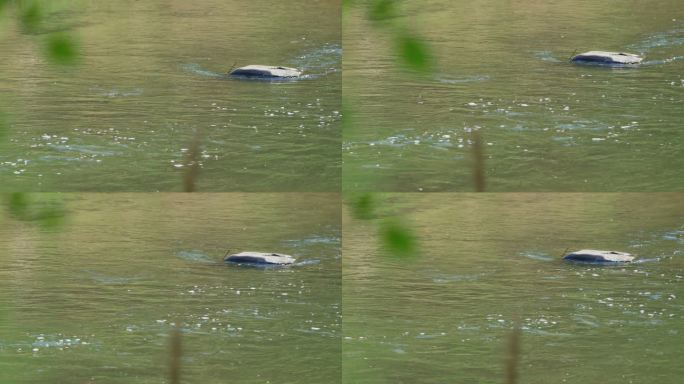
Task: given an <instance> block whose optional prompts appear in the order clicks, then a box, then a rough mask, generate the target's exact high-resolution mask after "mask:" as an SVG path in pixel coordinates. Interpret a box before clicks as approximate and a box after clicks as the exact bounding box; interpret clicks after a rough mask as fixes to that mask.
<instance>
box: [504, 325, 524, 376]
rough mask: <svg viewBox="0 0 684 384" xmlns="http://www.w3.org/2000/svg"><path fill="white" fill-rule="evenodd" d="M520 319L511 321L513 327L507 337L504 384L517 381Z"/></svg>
mask: <svg viewBox="0 0 684 384" xmlns="http://www.w3.org/2000/svg"><path fill="white" fill-rule="evenodd" d="M520 336H521V331H520V319H518V318H516V319H515V320H514V321H513V329H512V330H511V335H510V337H509V339H508V355H507V358H506V384H515V383H517V382H518V364H520Z"/></svg>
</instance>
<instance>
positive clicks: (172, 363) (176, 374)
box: [169, 323, 183, 384]
mask: <svg viewBox="0 0 684 384" xmlns="http://www.w3.org/2000/svg"><path fill="white" fill-rule="evenodd" d="M169 336H170V345H169V354H170V360H169V383H170V384H180V368H181V357H182V354H183V350H182V345H181V331H180V328H179V326H178V323H176V324H175V325H174V327H173V329H172V330H171V333H170V335H169Z"/></svg>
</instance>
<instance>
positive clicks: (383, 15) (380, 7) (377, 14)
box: [368, 0, 397, 21]
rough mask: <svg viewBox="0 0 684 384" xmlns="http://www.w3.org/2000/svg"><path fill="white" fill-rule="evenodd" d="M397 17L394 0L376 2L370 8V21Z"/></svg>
mask: <svg viewBox="0 0 684 384" xmlns="http://www.w3.org/2000/svg"><path fill="white" fill-rule="evenodd" d="M395 17H397V11H396V8H395V6H394V0H374V1H373V2H372V3H371V4H370V5H369V7H368V19H370V20H372V21H383V20H388V19H392V18H395Z"/></svg>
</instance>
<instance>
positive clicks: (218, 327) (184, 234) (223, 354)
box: [0, 194, 341, 384]
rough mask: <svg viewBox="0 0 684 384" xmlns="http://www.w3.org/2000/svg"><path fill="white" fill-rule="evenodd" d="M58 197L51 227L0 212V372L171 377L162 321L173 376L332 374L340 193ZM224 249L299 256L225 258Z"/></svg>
mask: <svg viewBox="0 0 684 384" xmlns="http://www.w3.org/2000/svg"><path fill="white" fill-rule="evenodd" d="M62 199H63V200H64V204H65V209H66V211H67V214H68V216H67V220H66V222H65V223H64V225H63V227H62V228H61V229H59V230H56V231H44V230H40V229H38V228H36V227H34V226H32V225H30V224H27V223H23V222H17V221H14V220H11V219H7V216H6V215H5V216H3V221H2V222H1V224H0V247H1V248H2V252H1V253H0V265H2V268H0V382H2V383H8V384H9V383H12V384H14V383H26V384H29V383H31V384H34V383H46V384H48V383H49V384H53V383H122V384H123V383H126V384H129V383H162V382H168V381H167V379H168V366H169V361H170V358H169V352H168V351H169V348H168V344H169V337H168V335H169V332H170V331H171V329H172V325H171V324H172V323H177V324H179V325H180V327H181V330H182V346H183V355H182V359H181V372H182V378H183V381H182V382H183V383H226V382H229V383H269V382H270V383H302V382H307V383H333V382H339V377H340V334H341V292H340V289H341V288H340V287H341V278H340V271H341V259H340V257H341V253H340V230H341V229H340V210H339V206H340V205H339V204H340V201H339V195H337V194H301V195H300V194H293V195H290V194H247V195H240V194H192V195H185V194H85V195H73V194H69V195H68V196H67V197H64V198H62ZM305 207H315V208H316V210H315V211H312V210H306V209H305ZM228 249H231V250H232V251H233V252H238V251H244V250H255V251H259V250H261V251H265V252H268V251H270V250H273V249H278V250H280V251H281V252H285V253H288V254H291V255H293V256H295V257H297V259H298V262H301V263H302V265H298V266H295V267H292V268H285V269H272V270H263V269H250V268H245V267H242V268H241V267H234V266H228V265H225V264H224V263H223V262H222V258H223V255H224V253H225V252H226V250H228ZM302 378H304V379H302Z"/></svg>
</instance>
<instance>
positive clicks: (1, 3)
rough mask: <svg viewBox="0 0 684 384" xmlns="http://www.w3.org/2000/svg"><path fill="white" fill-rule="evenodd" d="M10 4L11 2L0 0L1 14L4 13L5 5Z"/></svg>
mask: <svg viewBox="0 0 684 384" xmlns="http://www.w3.org/2000/svg"><path fill="white" fill-rule="evenodd" d="M9 2H10V0H0V13H2V10H3V8H5V4H7V3H9Z"/></svg>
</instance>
